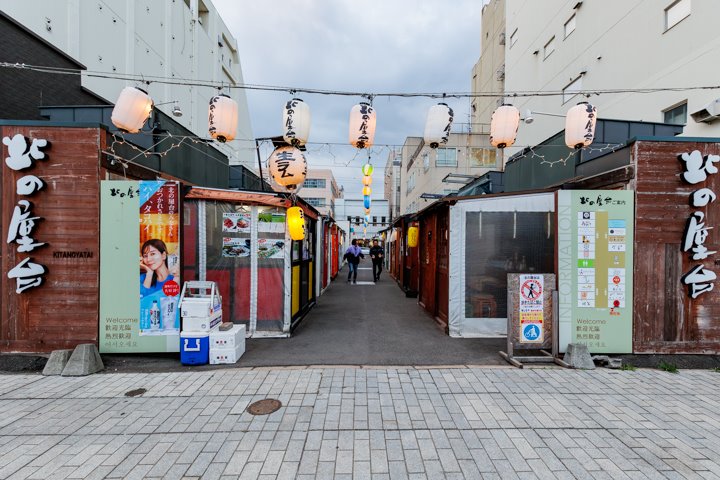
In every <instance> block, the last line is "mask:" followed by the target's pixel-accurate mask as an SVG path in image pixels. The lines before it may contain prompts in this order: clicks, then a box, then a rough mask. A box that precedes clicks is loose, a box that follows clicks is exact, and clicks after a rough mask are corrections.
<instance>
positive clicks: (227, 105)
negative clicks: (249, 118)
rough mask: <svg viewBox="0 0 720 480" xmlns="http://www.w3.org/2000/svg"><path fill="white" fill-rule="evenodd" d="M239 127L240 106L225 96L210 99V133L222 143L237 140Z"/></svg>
mask: <svg viewBox="0 0 720 480" xmlns="http://www.w3.org/2000/svg"><path fill="white" fill-rule="evenodd" d="M237 125H238V104H237V102H236V101H235V100H233V99H232V98H230V97H229V96H227V95H225V94H220V95H216V96H214V97H213V98H211V99H210V107H209V108H208V133H210V136H211V137H212V138H214V139H215V140H217V141H218V142H220V143H225V142H229V141H230V140H232V139H234V138H235V134H236V133H237Z"/></svg>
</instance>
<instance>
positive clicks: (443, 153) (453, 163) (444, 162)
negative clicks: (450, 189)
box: [435, 148, 457, 167]
mask: <svg viewBox="0 0 720 480" xmlns="http://www.w3.org/2000/svg"><path fill="white" fill-rule="evenodd" d="M435 152H436V155H437V157H436V158H435V166H436V167H457V150H456V149H454V148H438V149H436V150H435Z"/></svg>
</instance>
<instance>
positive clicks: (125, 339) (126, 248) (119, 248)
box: [100, 181, 181, 353]
mask: <svg viewBox="0 0 720 480" xmlns="http://www.w3.org/2000/svg"><path fill="white" fill-rule="evenodd" d="M100 200H101V206H100V254H101V255H100V351H101V352H103V353H133V352H176V351H178V347H179V338H178V333H179V325H180V322H179V312H178V310H179V309H178V305H177V302H178V300H179V295H180V285H181V280H180V276H179V272H180V215H179V206H180V189H179V184H178V183H177V182H166V181H140V182H135V181H103V182H102V183H101V194H100ZM138 225H139V227H138Z"/></svg>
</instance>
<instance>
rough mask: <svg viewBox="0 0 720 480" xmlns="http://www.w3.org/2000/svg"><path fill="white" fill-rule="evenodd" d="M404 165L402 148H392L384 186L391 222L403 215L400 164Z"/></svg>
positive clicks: (384, 177) (387, 163)
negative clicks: (401, 209) (401, 210)
mask: <svg viewBox="0 0 720 480" xmlns="http://www.w3.org/2000/svg"><path fill="white" fill-rule="evenodd" d="M401 165H402V150H395V149H393V150H391V151H390V154H388V159H387V162H386V163H385V172H384V173H385V175H384V176H383V186H384V187H385V189H384V190H385V195H384V198H385V200H387V201H388V214H389V216H390V223H392V221H393V220H394V219H396V218H397V217H399V216H400V215H401V213H400V193H401V192H400V166H401Z"/></svg>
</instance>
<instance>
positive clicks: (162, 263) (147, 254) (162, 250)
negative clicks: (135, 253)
mask: <svg viewBox="0 0 720 480" xmlns="http://www.w3.org/2000/svg"><path fill="white" fill-rule="evenodd" d="M140 253H142V260H141V261H140V270H141V271H142V273H141V274H140V298H142V297H145V296H147V295H152V294H153V293H155V292H157V291H162V288H163V285H165V283H166V282H168V281H170V280H174V278H175V277H176V276H177V274H178V272H177V265H173V266H172V267H168V258H167V257H168V255H167V246H166V245H165V242H163V241H162V240H159V239H157V238H152V239H150V240H148V241H147V242H145V243H143V246H142V248H141V249H140Z"/></svg>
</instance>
